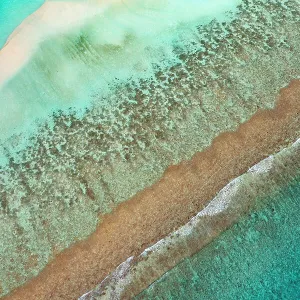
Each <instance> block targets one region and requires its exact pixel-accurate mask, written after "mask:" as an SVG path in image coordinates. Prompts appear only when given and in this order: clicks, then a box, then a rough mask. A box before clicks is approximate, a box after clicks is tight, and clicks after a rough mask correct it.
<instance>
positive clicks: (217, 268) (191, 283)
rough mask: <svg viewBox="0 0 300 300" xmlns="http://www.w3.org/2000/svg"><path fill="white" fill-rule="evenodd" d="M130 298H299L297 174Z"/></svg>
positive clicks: (299, 180) (299, 188) (299, 189)
mask: <svg viewBox="0 0 300 300" xmlns="http://www.w3.org/2000/svg"><path fill="white" fill-rule="evenodd" d="M258 201H261V202H262V204H261V205H260V207H259V208H257V209H255V210H253V211H252V212H250V213H249V214H247V215H246V216H244V217H243V218H242V219H241V220H240V221H239V222H238V223H237V224H235V225H234V226H233V227H231V228H230V229H229V230H227V231H226V232H224V233H223V234H222V235H221V236H220V237H219V238H217V239H216V240H214V241H213V242H211V243H210V244H209V245H208V246H207V247H205V248H204V249H202V250H201V251H199V252H198V253H197V254H195V255H194V256H192V257H190V258H187V259H185V260H183V261H182V262H181V263H180V264H178V265H177V266H176V267H174V268H173V269H172V270H170V271H169V272H167V273H165V274H164V275H163V276H162V277H161V278H160V279H158V280H157V281H156V282H155V283H153V284H152V285H151V286H150V287H149V288H148V289H147V290H145V291H144V292H142V293H141V294H140V295H139V296H137V297H136V299H157V300H159V299H176V300H179V299H191V300H192V299H199V300H200V299H205V300H208V299H224V300H227V299H228V300H229V299H245V300H246V299H257V300H258V299H290V300H292V299H295V300H296V299H299V298H300V247H299V245H300V219H299V214H300V205H299V203H300V175H298V176H297V177H295V178H293V180H290V181H288V182H286V184H285V185H284V186H282V187H281V188H278V187H277V188H276V187H275V188H274V192H272V193H271V194H270V195H269V196H268V197H265V198H263V199H259V200H258Z"/></svg>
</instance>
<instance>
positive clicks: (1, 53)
mask: <svg viewBox="0 0 300 300" xmlns="http://www.w3.org/2000/svg"><path fill="white" fill-rule="evenodd" d="M114 2H117V1H116V0H102V1H100V0H95V1H88V2H67V1H50V2H48V1H47V2H46V3H45V4H43V5H42V6H41V7H40V8H39V9H38V10H37V11H35V12H34V13H33V14H32V15H30V16H29V17H28V18H26V19H25V20H24V21H23V22H22V24H21V25H20V26H18V27H17V29H16V30H14V32H13V33H12V34H11V35H10V36H9V38H8V40H7V42H6V44H5V45H4V47H3V48H2V49H1V50H0V70H1V72H0V87H1V86H2V85H3V84H4V83H5V82H7V81H8V80H9V79H10V78H12V77H13V76H14V75H15V74H16V73H17V72H18V71H19V70H20V69H21V68H22V67H24V65H25V64H26V63H27V62H28V61H29V59H30V58H31V56H32V55H33V54H34V52H35V50H36V48H37V47H38V45H39V43H41V42H42V41H43V40H45V39H47V38H49V37H50V36H51V35H56V34H59V33H64V32H66V31H69V30H71V29H74V28H76V27H80V26H82V24H83V23H84V22H85V21H86V20H87V19H89V18H91V17H93V16H95V15H97V14H99V13H101V12H103V11H104V10H105V9H106V8H107V7H108V6H109V5H110V4H112V3H114Z"/></svg>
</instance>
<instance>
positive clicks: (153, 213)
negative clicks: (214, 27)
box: [6, 81, 300, 299]
mask: <svg viewBox="0 0 300 300" xmlns="http://www.w3.org/2000/svg"><path fill="white" fill-rule="evenodd" d="M299 103H300V81H294V82H293V83H292V84H291V85H290V86H289V87H288V88H286V89H284V90H283V91H282V93H281V96H280V99H279V103H278V105H277V107H276V108H275V109H274V110H270V111H264V112H260V113H257V114H256V115H255V116H253V117H252V118H251V119H250V121H248V122H246V123H244V124H243V125H241V126H240V127H239V130H238V131H237V132H233V133H224V134H222V135H220V136H219V137H218V138H217V139H215V140H214V142H213V144H212V146H211V147H210V148H208V149H207V150H206V151H204V152H201V153H198V154H196V155H195V156H194V157H193V158H192V159H191V160H190V161H186V162H183V163H181V164H180V165H177V166H172V167H169V168H168V169H167V171H166V172H165V174H164V176H163V177H162V178H161V180H160V181H158V182H157V183H156V184H154V185H153V186H152V187H150V188H147V189H145V190H144V191H143V192H140V193H138V194H137V195H136V196H135V197H134V198H132V199H130V200H128V201H126V202H123V203H121V204H120V205H119V206H118V207H117V208H116V209H115V210H114V212H113V213H112V214H109V215H106V216H105V217H104V218H103V221H102V223H101V225H100V226H98V228H97V230H96V232H95V233H93V234H92V235H91V237H89V238H88V239H87V240H86V241H82V242H79V243H77V244H75V245H74V246H73V247H71V248H69V249H68V250H66V251H63V252H62V253H60V254H58V255H57V256H56V258H55V260H53V261H52V262H51V263H50V264H49V265H48V266H47V267H46V268H45V269H44V270H43V271H42V272H41V273H40V274H39V276H38V277H37V278H35V279H33V280H32V281H31V282H29V283H28V284H27V285H25V286H24V287H22V288H20V289H18V290H16V291H15V292H14V293H12V294H11V295H10V296H8V297H7V298H6V299H70V298H71V299H73V298H76V297H78V296H80V295H81V294H83V293H84V292H85V291H87V290H89V289H90V288H92V287H93V286H94V285H96V284H97V282H99V281H101V280H102V279H103V278H104V277H105V276H106V275H107V274H108V273H109V272H110V271H111V270H113V269H114V268H115V267H116V266H117V265H119V264H120V263H121V262H123V261H124V260H125V259H127V258H128V257H130V256H132V255H135V256H137V255H138V254H139V253H141V251H142V250H143V249H144V248H145V247H148V246H149V245H151V244H153V243H154V242H156V241H157V240H158V239H160V238H161V237H164V236H166V235H167V234H168V233H170V232H172V231H173V230H174V229H175V228H177V227H178V225H179V224H184V223H186V222H187V221H188V220H189V218H190V217H191V216H192V215H193V214H194V213H195V211H199V210H201V209H203V207H204V205H205V204H206V203H207V202H208V201H209V200H210V199H211V198H212V197H213V196H214V195H215V194H216V193H217V192H218V191H219V190H220V189H221V188H222V187H223V186H224V185H225V184H226V183H228V182H229V181H230V179H232V178H234V177H236V176H238V175H239V174H241V173H243V172H245V171H246V170H247V169H248V168H249V167H251V166H252V165H254V164H255V163H256V162H258V161H260V160H261V159H263V158H264V157H266V156H268V155H270V154H271V153H274V151H276V150H279V149H278V147H279V145H281V146H283V145H287V143H288V140H290V139H291V140H293V139H296V137H297V136H299V134H300V120H299V119H300V114H299V112H300V111H299V110H300V105H299ZM236 153H239V155H238V156H237V155H236ZM225 223H226V222H225ZM224 226H226V224H224ZM115 249H118V250H117V251H115ZM171 266H172V264H171V265H170V267H171ZM158 275H160V273H158ZM154 276H155V275H154ZM144 284H146V283H144Z"/></svg>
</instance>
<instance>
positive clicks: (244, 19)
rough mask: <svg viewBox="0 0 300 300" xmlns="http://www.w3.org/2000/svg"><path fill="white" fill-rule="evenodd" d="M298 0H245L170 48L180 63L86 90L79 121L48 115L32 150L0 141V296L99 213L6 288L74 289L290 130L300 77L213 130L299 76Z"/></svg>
mask: <svg viewBox="0 0 300 300" xmlns="http://www.w3.org/2000/svg"><path fill="white" fill-rule="evenodd" d="M299 7H300V5H299V1H288V2H285V3H283V1H246V0H245V1H244V2H243V5H242V6H241V8H240V12H239V14H238V15H237V16H236V18H235V19H234V21H232V22H231V23H223V24H219V23H216V22H213V23H211V24H209V25H208V26H205V27H199V28H198V30H197V31H195V32H197V35H195V36H194V38H193V40H189V41H186V43H190V44H192V45H194V47H195V51H194V53H188V55H187V54H185V52H184V49H174V53H175V55H176V57H177V58H178V60H179V61H180V62H179V63H178V64H177V65H175V66H173V67H171V68H169V69H168V70H165V69H162V70H161V71H157V73H156V77H155V79H152V80H148V81H140V82H138V83H137V82H136V81H135V82H134V83H133V84H131V83H130V82H128V84H126V85H122V86H119V87H118V88H117V89H116V90H115V92H114V93H113V94H112V95H110V96H107V98H106V99H104V100H105V103H109V105H106V106H104V105H100V104H101V103H103V101H102V100H103V99H101V95H100V94H99V95H95V105H94V108H92V109H90V110H89V111H87V112H86V113H85V115H84V116H83V118H81V119H78V118H76V117H75V116H73V115H72V114H69V115H66V114H57V115H56V116H55V118H54V126H53V128H49V127H48V126H44V127H43V128H41V129H40V131H39V135H37V136H36V137H34V138H33V139H32V142H31V144H32V146H31V147H29V148H27V149H26V150H24V151H22V152H20V153H18V155H15V154H14V155H11V156H10V150H9V149H10V148H13V147H14V143H18V137H14V138H13V139H12V140H11V145H10V146H9V145H7V147H6V148H5V149H6V150H7V152H6V155H7V157H9V158H10V159H9V164H8V165H7V167H5V168H3V169H2V170H1V171H0V172H1V173H0V199H1V218H0V227H1V232H0V240H1V244H2V246H1V248H0V286H1V291H2V294H6V293H8V292H10V291H11V290H12V289H14V288H16V287H18V286H20V285H21V284H23V283H25V282H26V281H28V280H29V279H30V278H32V277H33V276H35V275H37V274H38V273H39V272H40V271H41V270H42V269H43V268H44V267H45V266H46V264H47V263H48V262H49V261H50V260H52V259H53V258H54V257H55V255H57V254H58V253H59V252H61V251H62V250H63V249H66V248H67V247H69V246H70V245H71V244H73V243H74V242H75V241H77V240H82V239H84V238H86V237H87V236H89V235H90V234H91V233H92V232H93V231H94V230H95V229H96V227H97V223H98V222H99V217H100V220H101V221H102V223H101V225H100V226H98V227H97V231H96V233H95V234H93V235H92V237H90V238H89V239H88V240H87V241H86V242H83V243H79V244H77V245H75V247H74V248H72V249H71V250H66V251H65V252H63V253H62V254H59V255H58V256H57V257H56V259H55V260H54V261H53V262H51V263H50V264H49V265H48V266H47V267H46V269H45V271H43V272H42V273H41V274H40V276H39V277H38V279H34V280H33V281H32V282H31V283H29V284H28V285H27V287H25V288H24V289H20V290H18V291H16V293H14V294H12V295H11V296H9V297H8V298H10V299H70V298H74V297H77V296H80V295H81V294H83V293H84V292H85V291H87V290H89V289H91V288H92V287H93V286H94V285H96V284H97V283H98V282H99V281H101V280H102V279H103V278H104V276H105V275H107V274H108V273H109V272H110V271H111V270H113V269H114V268H115V267H116V266H117V265H118V264H120V263H121V262H122V261H124V260H125V259H126V258H127V257H129V256H131V255H132V254H138V253H139V252H140V251H141V250H142V249H144V248H145V247H146V246H148V245H150V244H152V243H153V242H155V241H157V239H158V238H160V237H162V236H165V235H166V234H168V233H169V232H171V231H172V230H174V228H177V227H178V226H179V225H181V224H183V223H185V222H186V221H187V220H188V219H189V218H190V217H191V216H192V215H194V214H195V213H196V212H197V211H199V210H200V209H201V208H202V207H203V205H204V204H205V203H206V202H207V201H208V200H209V199H211V198H212V197H213V196H214V195H215V194H216V193H217V191H218V190H220V188H222V187H223V186H224V185H225V184H226V183H228V181H229V180H230V179H231V178H232V177H235V176H238V175H239V174H241V173H242V172H244V171H245V170H246V169H247V168H248V167H250V166H251V165H253V164H254V163H255V162H257V161H259V160H261V159H262V158H264V157H265V156H266V155H269V154H272V153H273V152H274V151H276V150H279V149H280V147H281V146H283V145H286V144H287V143H288V142H289V141H292V140H294V139H296V137H298V136H299V129H300V128H299V115H298V113H299V107H300V105H299V82H298V81H294V82H293V83H292V84H291V86H290V87H289V88H288V89H286V90H285V91H284V92H283V94H282V96H281V100H280V102H279V104H278V107H277V108H276V109H275V110H273V111H270V112H263V113H258V114H256V115H255V117H254V118H253V119H251V121H249V122H248V123H246V124H245V125H242V126H241V127H240V128H239V130H238V131H237V133H234V134H223V135H221V136H219V135H220V134H221V133H222V132H226V131H231V130H237V128H238V126H239V125H240V124H241V123H243V122H245V121H248V120H249V119H250V118H251V116H253V115H254V114H255V113H256V112H257V111H258V110H259V109H270V108H273V107H274V105H275V100H276V98H277V96H278V92H279V89H280V88H281V87H283V86H285V85H287V84H288V83H289V82H290V80H292V79H293V78H296V77H299V74H300V57H299V55H298V53H299V50H300V49H299V48H300V36H299V30H298V28H299V27H300V18H299V16H300V11H299ZM80 45H81V46H80V47H86V48H87V49H89V50H90V51H88V52H87V54H86V56H85V54H84V52H82V51H80V47H77V50H78V52H76V55H75V56H76V57H77V59H84V60H85V61H86V63H94V61H95V57H94V58H93V53H94V52H93V49H92V45H90V44H88V43H85V40H84V37H83V38H82V39H81V40H80ZM74 49H76V47H75V48H74ZM82 57H83V58H82ZM39 59H41V57H37V58H35V60H34V63H39ZM40 62H41V61H40ZM52 71H53V70H52ZM46 72H47V74H46V75H49V76H50V75H51V70H47V71H46ZM25 74H26V73H25ZM50 77H51V76H50ZM50 77H49V78H50ZM27 80H29V79H27ZM25 82H27V81H25ZM12 84H13V82H12ZM97 103H100V104H99V105H98V104H97ZM217 136H219V137H218V138H217V139H216V140H215V142H214V143H213V145H212V146H211V147H210V148H209V149H208V150H207V151H205V152H203V153H202V154H199V155H196V156H194V158H193V159H192V160H190V161H187V162H184V163H182V164H180V165H178V166H174V167H170V168H169V169H168V170H167V171H166V172H165V174H164V176H163V178H162V179H161V180H160V181H159V182H158V183H156V184H155V185H153V186H152V187H151V188H148V189H146V190H145V191H144V192H141V193H139V194H138V195H137V196H136V197H135V198H134V199H132V200H129V201H128V203H127V202H124V200H127V199H129V198H131V197H133V196H134V195H135V194H136V193H137V192H139V191H141V190H143V189H144V188H146V187H149V186H151V185H152V184H154V183H155V182H156V181H158V180H159V178H160V177H161V176H162V175H163V173H164V171H165V170H166V169H167V167H168V166H170V165H173V164H176V163H178V162H180V161H182V160H184V159H191V157H192V155H193V154H194V153H196V152H198V151H203V150H204V149H205V148H206V147H207V146H209V145H210V144H211V143H212V140H213V139H214V138H216V137H217ZM237 154H238V155H237ZM121 202H123V204H120V206H118V207H117V208H116V209H115V210H114V212H113V214H111V215H108V216H104V217H102V215H103V214H104V213H107V212H110V211H111V210H112V208H115V207H116V205H117V204H119V203H121ZM113 249H118V251H113Z"/></svg>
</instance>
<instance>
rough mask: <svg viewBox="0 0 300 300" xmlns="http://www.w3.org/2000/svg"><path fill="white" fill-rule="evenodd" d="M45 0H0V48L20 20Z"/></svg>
mask: <svg viewBox="0 0 300 300" xmlns="http://www.w3.org/2000/svg"><path fill="white" fill-rule="evenodd" d="M44 1H45V0H1V1H0V28H1V30H0V48H1V47H2V46H3V45H4V44H5V42H6V40H7V38H8V36H9V35H10V34H11V33H12V32H13V31H14V29H15V28H16V27H17V26H18V25H20V24H21V23H22V21H23V20H24V19H25V18H26V17H28V16H29V15H30V14H32V13H33V12H34V11H35V10H37V9H38V8H39V7H40V6H41V5H42V4H43V3H44Z"/></svg>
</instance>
